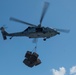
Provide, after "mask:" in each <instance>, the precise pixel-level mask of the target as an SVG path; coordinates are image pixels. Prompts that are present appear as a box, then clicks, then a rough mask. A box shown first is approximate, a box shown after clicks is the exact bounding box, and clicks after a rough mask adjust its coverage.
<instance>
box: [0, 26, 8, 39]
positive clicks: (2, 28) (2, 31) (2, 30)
mask: <svg viewBox="0 0 76 75" xmlns="http://www.w3.org/2000/svg"><path fill="white" fill-rule="evenodd" d="M0 30H1V33H2V36H3V39H4V40H6V39H7V37H6V36H7V35H8V33H7V32H6V31H5V29H4V27H1V28H0Z"/></svg>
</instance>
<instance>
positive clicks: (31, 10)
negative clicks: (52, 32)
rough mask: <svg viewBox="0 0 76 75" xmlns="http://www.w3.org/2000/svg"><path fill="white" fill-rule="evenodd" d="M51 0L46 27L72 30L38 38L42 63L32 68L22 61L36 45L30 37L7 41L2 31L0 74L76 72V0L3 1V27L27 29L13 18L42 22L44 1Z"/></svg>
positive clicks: (63, 74) (72, 74)
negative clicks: (45, 37)
mask: <svg viewBox="0 0 76 75" xmlns="http://www.w3.org/2000/svg"><path fill="white" fill-rule="evenodd" d="M45 1H47V2H49V3H50V6H49V8H48V11H47V12H46V14H45V17H44V19H43V22H42V26H45V27H52V28H61V29H70V33H68V34H66V33H61V35H57V36H55V37H52V38H50V39H47V40H46V42H44V41H43V39H38V43H37V53H38V54H39V58H40V59H41V61H42V63H41V64H40V65H39V66H36V67H33V68H29V67H27V66H26V65H24V64H23V63H22V61H23V59H24V55H25V53H26V51H27V50H30V51H32V50H33V48H34V46H35V44H34V43H32V39H29V38H27V37H17V38H16V37H13V38H12V39H11V40H10V39H9V37H8V39H7V40H5V41H4V40H3V38H2V35H1V33H0V75H25V74H26V75H41V74H42V75H75V73H76V42H75V41H76V33H75V32H76V0H0V27H1V26H3V25H6V27H7V29H6V31H7V32H8V33H10V32H17V31H22V30H24V29H26V28H27V26H26V25H24V24H21V23H16V22H12V21H10V20H9V18H10V17H15V18H18V19H21V20H23V21H26V22H29V23H32V24H36V25H38V24H39V21H40V17H41V13H42V9H43V5H44V2H45Z"/></svg>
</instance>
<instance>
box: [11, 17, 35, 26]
mask: <svg viewBox="0 0 76 75" xmlns="http://www.w3.org/2000/svg"><path fill="white" fill-rule="evenodd" d="M10 20H12V21H16V22H20V23H23V24H27V25H29V26H33V27H34V26H36V25H34V24H31V23H27V22H24V21H22V20H19V19H16V18H13V17H11V18H10Z"/></svg>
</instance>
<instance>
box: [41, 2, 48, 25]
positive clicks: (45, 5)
mask: <svg viewBox="0 0 76 75" xmlns="http://www.w3.org/2000/svg"><path fill="white" fill-rule="evenodd" d="M48 7H49V3H48V2H45V4H44V7H43V11H42V15H41V19H40V24H41V23H42V20H43V18H44V15H45V13H46V11H47V9H48Z"/></svg>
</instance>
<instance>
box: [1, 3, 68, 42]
mask: <svg viewBox="0 0 76 75" xmlns="http://www.w3.org/2000/svg"><path fill="white" fill-rule="evenodd" d="M48 7H49V2H45V3H44V7H43V11H42V15H41V18H40V23H39V25H34V24H31V23H28V22H25V21H22V20H19V19H16V18H13V17H10V20H11V21H15V22H19V23H23V24H26V25H28V27H27V28H26V29H25V30H23V31H21V32H15V33H7V32H6V31H5V28H4V27H0V30H1V33H2V36H3V39H4V40H6V39H7V36H10V39H12V37H19V36H26V37H29V38H43V40H44V41H46V39H48V38H51V37H53V36H55V35H57V34H58V35H59V34H60V32H66V33H68V32H69V30H65V29H57V28H50V27H43V26H42V21H43V18H44V15H45V13H46V11H47V9H48Z"/></svg>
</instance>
